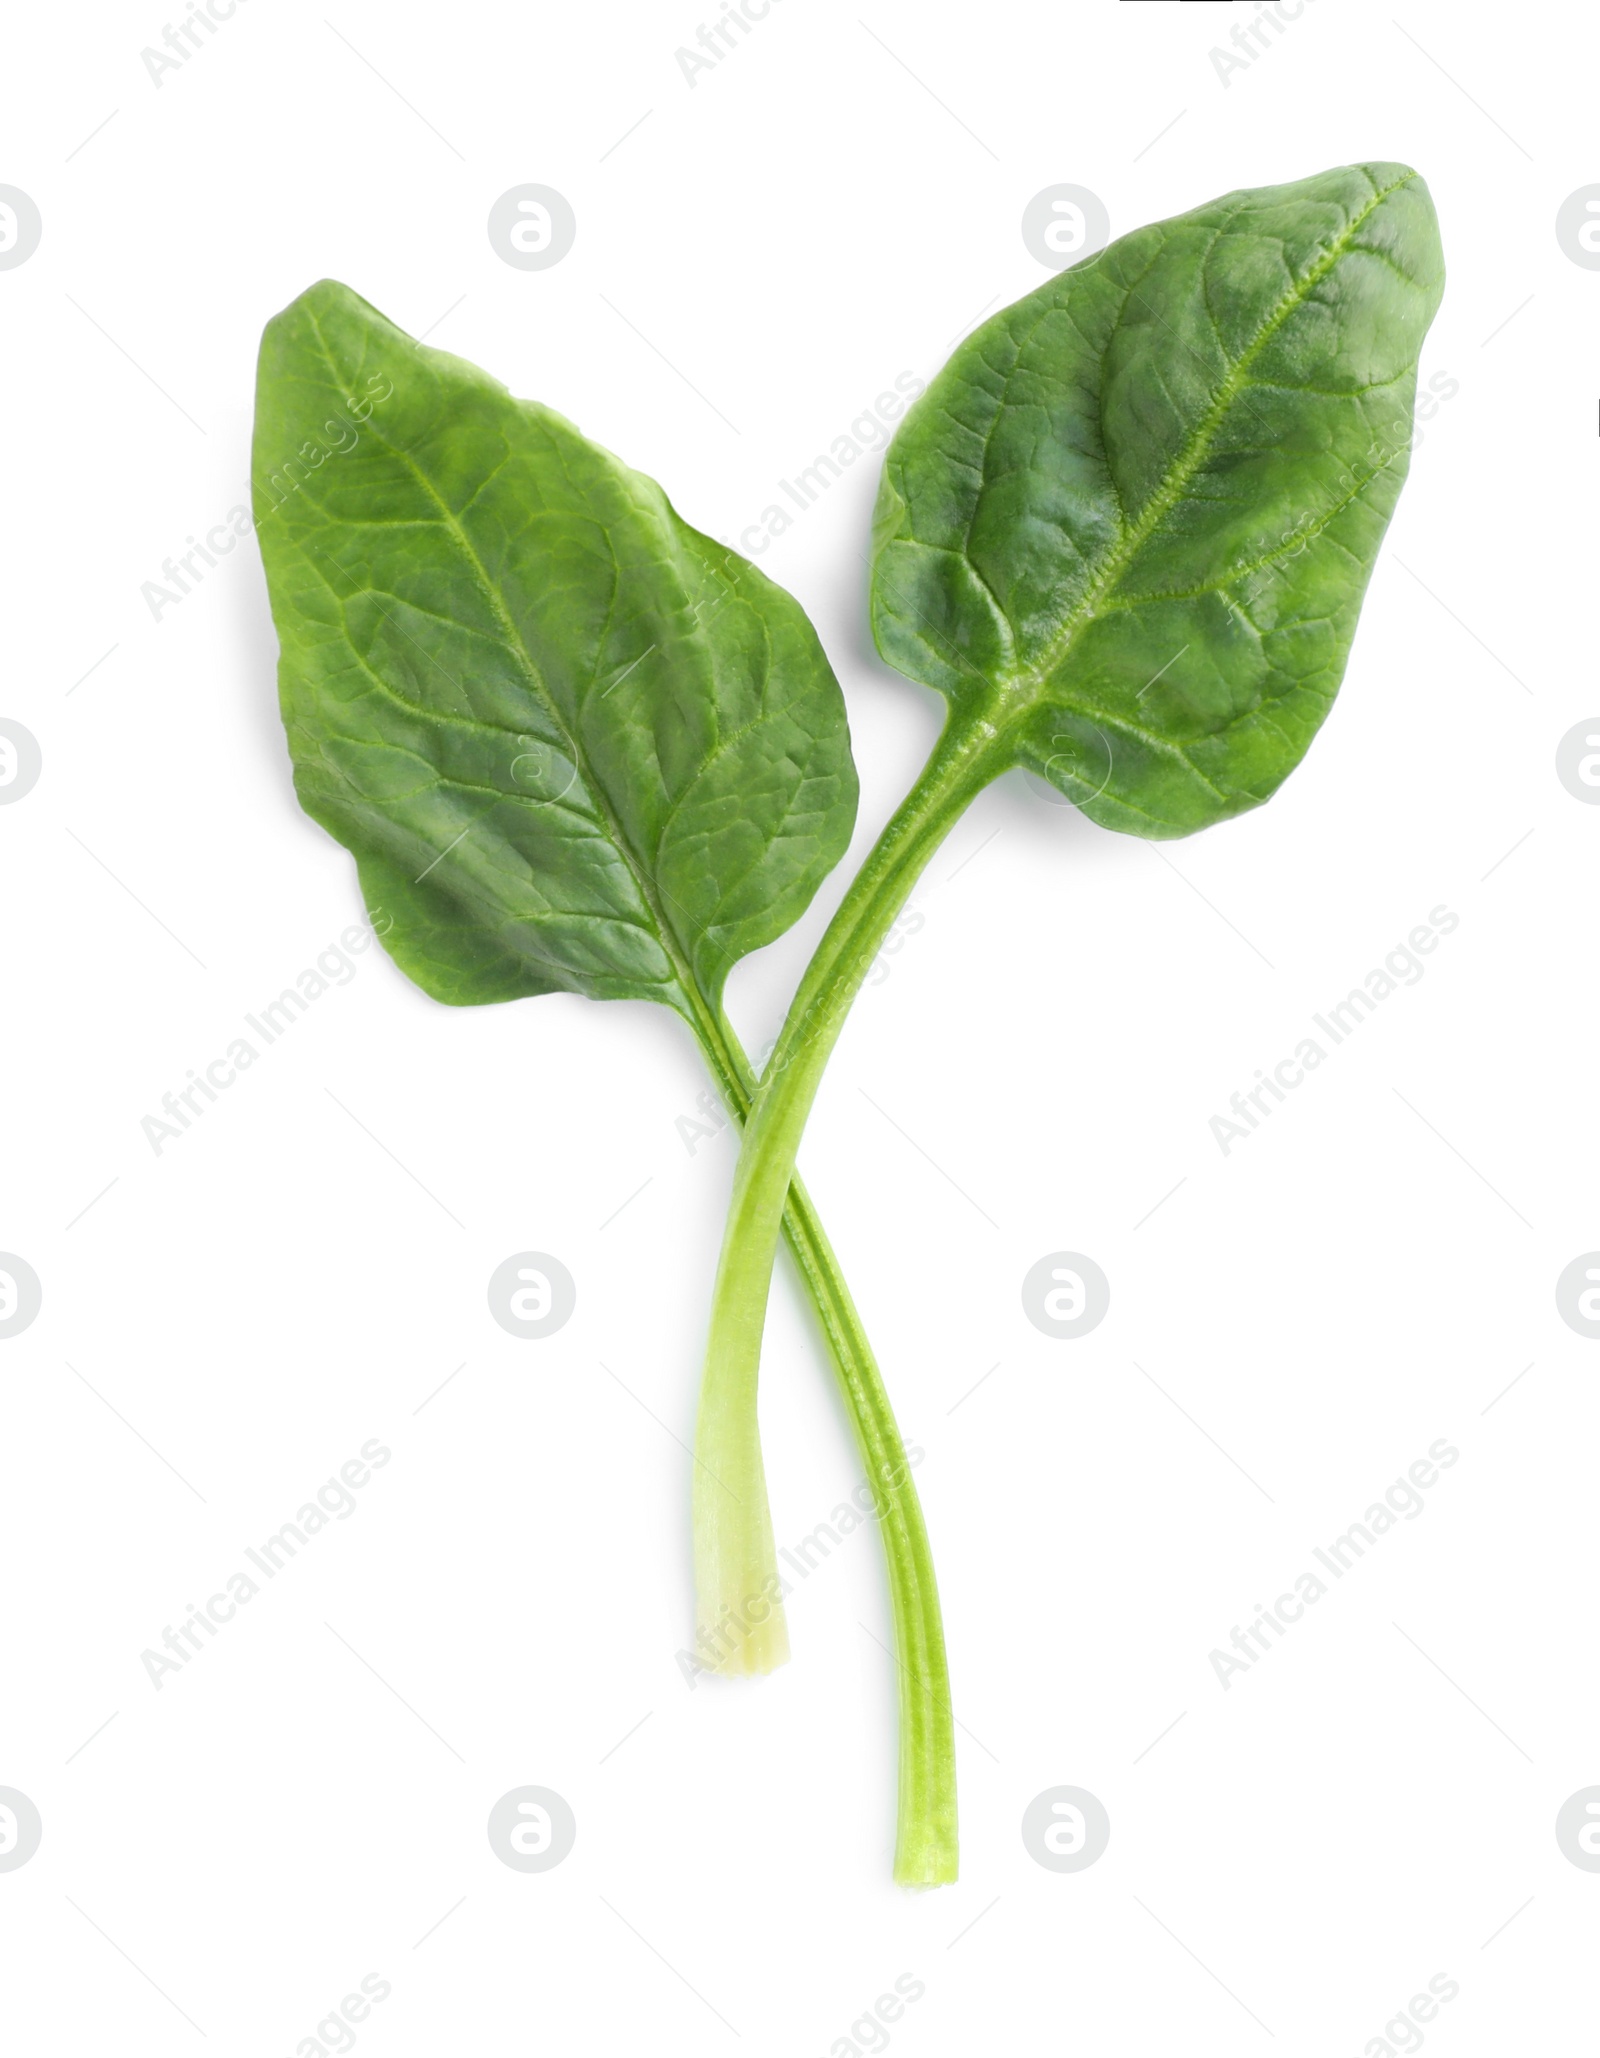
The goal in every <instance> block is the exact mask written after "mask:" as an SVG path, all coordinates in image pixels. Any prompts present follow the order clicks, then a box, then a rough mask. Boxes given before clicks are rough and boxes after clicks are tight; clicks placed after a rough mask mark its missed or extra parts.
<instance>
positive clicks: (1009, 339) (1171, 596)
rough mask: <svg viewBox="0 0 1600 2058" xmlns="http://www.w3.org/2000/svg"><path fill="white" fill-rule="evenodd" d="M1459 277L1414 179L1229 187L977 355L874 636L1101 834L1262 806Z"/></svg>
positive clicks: (982, 333)
mask: <svg viewBox="0 0 1600 2058" xmlns="http://www.w3.org/2000/svg"><path fill="white" fill-rule="evenodd" d="M1443 284H1444V261H1443V257H1442V254H1441V251H1440V248H1439V234H1438V225H1437V223H1436V221H1435V218H1434V212H1433V206H1432V202H1431V201H1430V199H1429V197H1428V191H1427V187H1426V186H1425V185H1424V183H1423V181H1422V180H1421V179H1420V178H1419V177H1418V176H1417V174H1416V173H1415V172H1413V171H1410V170H1408V169H1407V168H1406V167H1405V166H1403V165H1392V164H1372V165H1361V166H1353V167H1348V168H1345V169H1341V170H1337V171H1331V172H1325V173H1323V174H1321V175H1320V176H1318V177H1316V178H1311V179H1303V180H1301V181H1299V182H1298V183H1297V184H1294V185H1289V186H1269V187H1263V188H1260V189H1257V190H1253V191H1249V192H1241V193H1231V194H1228V195H1227V196H1226V197H1224V198H1223V199H1221V200H1215V201H1212V202H1211V203H1210V204H1209V205H1207V206H1205V207H1200V208H1197V209H1195V211H1194V212H1193V213H1192V214H1184V215H1179V216H1177V217H1176V218H1175V219H1174V220H1172V221H1165V222H1157V223H1155V224H1153V225H1152V226H1150V227H1148V228H1143V229H1138V230H1136V231H1134V233H1133V234H1131V235H1128V236H1124V237H1122V238H1121V239H1120V241H1118V242H1115V243H1112V244H1111V245H1109V247H1108V248H1107V249H1105V250H1103V251H1102V252H1100V253H1099V254H1098V255H1097V256H1095V257H1093V258H1091V259H1089V260H1088V261H1087V262H1086V263H1083V264H1079V265H1076V266H1074V267H1073V268H1072V269H1071V270H1069V271H1065V272H1062V273H1060V274H1059V275H1057V276H1056V277H1055V278H1053V279H1051V280H1050V281H1049V282H1048V283H1047V284H1046V285H1044V286H1041V287H1040V288H1039V290H1038V291H1037V292H1035V293H1032V294H1029V295H1028V297H1027V298H1026V299H1024V300H1019V301H1018V302H1017V303H1016V304H1015V305H1014V306H1012V307H1008V308H1006V309H1005V310H1004V311H1003V312H1002V313H1000V314H998V315H996V316H995V317H994V318H993V319H992V320H990V321H988V322H986V323H985V324H984V325H983V327H981V328H980V329H978V330H977V331H976V332H975V333H974V334H973V335H972V336H971V337H969V338H968V339H967V341H966V342H964V343H963V344H962V345H961V347H960V348H959V349H958V350H957V351H956V353H955V355H954V356H953V357H952V358H951V359H950V361H949V363H948V364H947V365H946V366H945V368H944V370H943V371H942V372H941V373H940V374H939V376H938V377H937V378H936V379H935V380H934V381H933V383H932V384H931V385H930V386H929V388H928V389H927V391H926V393H924V394H923V395H922V396H921V398H920V399H919V400H918V401H917V402H916V404H915V405H914V406H913V408H912V409H911V411H910V412H909V414H908V415H907V417H906V420H905V421H904V422H903V423H902V425H901V427H900V429H899V431H898V433H897V434H896V436H895V439H894V442H893V444H892V445H891V447H890V450H889V454H888V457H887V460H886V462H885V467H884V475H883V484H882V489H881V492H880V495H879V501H878V509H877V515H876V521H875V542H874V568H873V585H872V619H873V630H874V635H875V637H876V640H877V644H878V648H879V650H880V651H881V653H882V654H883V656H884V657H885V658H886V659H887V660H888V662H889V663H890V664H892V665H894V666H896V667H897V668H898V669H899V670H900V671H902V672H904V673H906V674H907V675H908V676H909V677H911V678H913V679H918V680H921V681H922V682H923V683H925V684H927V685H930V686H934V687H937V688H938V689H939V691H941V692H942V693H944V694H946V695H947V696H948V697H949V699H950V701H951V702H952V703H953V711H952V712H953V719H954V720H956V721H957V722H963V721H965V722H983V723H993V724H994V725H996V727H997V728H998V729H999V730H1000V731H1001V732H1002V741H1003V748H1004V750H1005V754H1006V755H1007V756H1008V757H1009V758H1010V760H1011V761H1012V762H1014V763H1020V764H1023V765H1026V766H1028V767H1030V768H1031V769H1032V770H1034V771H1035V772H1038V773H1040V774H1042V775H1043V776H1044V777H1045V778H1047V779H1049V780H1051V781H1052V782H1053V783H1054V784H1055V785H1056V786H1058V787H1059V788H1060V789H1061V791H1062V792H1063V793H1065V794H1067V795H1068V796H1069V797H1070V798H1071V799H1073V800H1074V801H1076V802H1077V803H1078V805H1079V806H1080V807H1081V808H1082V809H1083V811H1084V812H1085V813H1086V814H1088V815H1089V816H1091V817H1092V818H1093V819H1094V820H1095V821H1097V822H1100V823H1103V824H1104V825H1105V826H1107V827H1108V828H1114V829H1123V830H1129V831H1132V832H1133V833H1135V834H1137V835H1141V836H1154V837H1165V836H1182V835H1187V834H1189V833H1190V832H1191V831H1193V830H1196V829H1201V828H1204V827H1206V826H1207V824H1209V823H1212V822H1217V821H1221V820H1223V819H1225V818H1226V817H1228V816H1230V815H1236V814H1238V813H1240V812H1241V811H1242V810H1244V809H1246V808H1250V807H1255V806H1257V805H1259V803H1260V802H1262V801H1264V800H1265V799H1267V797H1268V796H1269V795H1270V794H1271V793H1272V792H1273V791H1274V790H1275V789H1276V788H1277V787H1278V785H1279V784H1280V783H1281V782H1282V780H1283V779H1284V778H1285V777H1287V775H1288V774H1289V772H1291V771H1292V770H1293V769H1294V767H1295V766H1296V765H1297V764H1298V763H1299V761H1300V759H1301V757H1302V756H1303V755H1304V753H1305V751H1306V748H1307V746H1308V745H1309V743H1310V741H1311V739H1312V737H1313V736H1314V735H1315V733H1316V731H1317V729H1318V727H1319V725H1320V724H1321V722H1322V720H1323V717H1324V716H1325V715H1326V714H1327V712H1328V709H1329V707H1330V705H1331V704H1332V701H1333V697H1334V695H1335V693H1336V692H1337V691H1338V688H1339V683H1340V680H1341V678H1342V677H1343V674H1344V668H1345V661H1346V659H1347V657H1348V655H1349V651H1350V642H1351V638H1352V636H1353V635H1354V633H1355V626H1356V617H1357V614H1358V612H1359V609H1360V605H1361V599H1362V595H1363V593H1364V592H1365V589H1366V584H1367V580H1368V578H1369V576H1370V575H1371V571H1372V566H1373V562H1374V560H1375V558H1376V556H1377V551H1378V546H1379V543H1380V542H1381V540H1382V537H1383V532H1384V529H1385V528H1386V526H1387V524H1388V520H1389V517H1390V515H1391V513H1392V512H1393V510H1394V505H1395V500H1396V498H1397V496H1398V494H1399V491H1400V487H1401V484H1402V482H1403V480H1404V478H1405V474H1406V468H1407V464H1408V460H1409V455H1410V443H1411V416H1412V402H1413V397H1414V393H1415V388H1416V367H1417V356H1418V352H1419V351H1420V349H1421V346H1422V340H1423V337H1424V335H1425V334H1426V331H1427V328H1428V324H1429V323H1430V322H1431V320H1432V319H1433V315H1434V312H1435V310H1436V309H1437V307H1438V304H1439V298H1440V294H1441V292H1442V291H1443Z"/></svg>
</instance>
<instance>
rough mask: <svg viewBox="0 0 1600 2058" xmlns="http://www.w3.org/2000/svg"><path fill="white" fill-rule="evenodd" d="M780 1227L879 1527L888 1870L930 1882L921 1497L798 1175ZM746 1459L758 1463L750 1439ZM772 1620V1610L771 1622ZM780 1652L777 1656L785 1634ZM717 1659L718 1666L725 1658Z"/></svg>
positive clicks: (935, 1712) (935, 1700)
mask: <svg viewBox="0 0 1600 2058" xmlns="http://www.w3.org/2000/svg"><path fill="white" fill-rule="evenodd" d="M696 1027H697V1033H698V1031H699V1028H700V1025H699V1024H697V1025H696ZM716 1028H717V1030H718V1031H719V1032H720V1033H719V1035H718V1036H717V1037H716V1038H715V1040H713V1039H711V1038H709V1037H708V1036H706V1035H704V1034H702V1035H701V1037H700V1040H701V1044H702V1047H703V1048H704V1049H705V1053H706V1057H707V1059H708V1060H709V1062H710V1064H711V1068H712V1071H713V1073H714V1075H715V1076H716V1079H717V1083H718V1086H719V1087H720V1088H721V1091H722V1094H723V1097H724V1099H725V1100H726V1102H727V1104H728V1106H729V1107H730V1108H731V1109H732V1110H733V1112H734V1115H735V1117H736V1118H737V1119H738V1120H739V1121H740V1123H741V1124H742V1122H743V1120H744V1118H745V1117H746V1115H747V1114H748V1113H749V1107H750V1102H751V1100H752V1099H753V1098H754V1096H755V1093H756V1080H755V1074H754V1071H753V1070H752V1068H751V1065H750V1062H749V1060H748V1058H747V1057H746V1056H745V1054H744V1051H743V1050H742V1049H741V1048H740V1046H739V1042H738V1039H737V1037H736V1036H735V1035H734V1032H733V1030H732V1028H731V1027H730V1026H729V1024H728V1022H727V1019H726V1017H721V1018H719V1020H718V1022H717V1024H716ZM783 1233H784V1236H785V1239H786V1240H787V1242H788V1245H789V1248H790V1251H791V1252H792V1254H793V1256H794V1260H795V1263H796V1265H797V1266H798V1267H799V1269H800V1274H801V1278H802V1280H803V1281H804V1284H805V1287H806V1290H807V1293H808V1294H809V1296H810V1299H811V1302H812V1305H813V1307H814V1308H815V1310H816V1314H817V1319H818V1321H819V1322H820V1323H821V1325H822V1331H823V1335H824V1336H825V1338H826V1339H827V1343H828V1349H829V1353H830V1355H831V1357H832V1359H833V1365H834V1370H835V1372H836V1374H837V1376H838V1380H839V1387H840V1391H841V1393H842V1394H843V1396H844V1402H845V1407H846V1410H847V1411H848V1413H849V1416H850V1424H851V1427H852V1429H853V1430H854V1431H855V1437H856V1443H857V1446H858V1448H859V1449H860V1452H861V1456H862V1459H863V1460H864V1462H865V1465H866V1469H867V1478H868V1480H869V1482H870V1484H871V1488H872V1496H873V1501H874V1505H875V1507H876V1511H877V1514H878V1519H879V1521H880V1523H881V1525H882V1529H883V1546H884V1556H885V1560H886V1565H887V1572H888V1581H889V1599H890V1606H891V1610H892V1615H893V1620H894V1640H895V1658H896V1661H897V1666H898V1670H899V1681H898V1685H899V1706H900V1792H899V1809H898V1815H897V1834H896V1841H895V1878H896V1879H897V1880H899V1881H900V1882H901V1884H902V1885H911V1886H939V1885H943V1884H945V1883H947V1882H948V1881H950V1880H953V1879H954V1878H955V1876H956V1862H957V1844H956V1789H955V1735H954V1716H953V1714H952V1711H951V1705H950V1673H949V1668H948V1665H947V1662H946V1658H945V1643H944V1622H943V1619H942V1617H941V1614H940V1610H939V1588H938V1582H937V1580H936V1579H935V1576H934V1570H933V1554H932V1551H931V1550H930V1548H929V1545H928V1531H927V1525H926V1523H925V1522H924V1520H923V1515H922V1504H921V1502H920V1501H919V1500H918V1498H917V1490H916V1487H915V1485H914V1484H913V1482H912V1478H911V1469H910V1464H909V1461H908V1460H907V1457H906V1453H905V1445H904V1443H903V1442H902V1440H901V1436H900V1430H899V1426H898V1424H897V1423H896V1422H895V1419H894V1412H893V1410H892V1408H891V1407H890V1405H889V1396H888V1394H887V1392H886V1391H885V1390H884V1385H883V1380H882V1378H881V1376H880V1374H879V1371H878V1366H877V1361H876V1360H875V1358H874V1357H873V1354H872V1346H871V1344H870V1343H869V1342H868V1341H867V1335H866V1331H865V1329H864V1328H863V1327H862V1323H861V1317H860V1315H859V1314H858V1313H857V1312H856V1307H855V1303H854V1301H853V1300H852V1299H851V1297H850V1290H849V1288H848V1287H847V1286H846V1284H845V1281H844V1276H843V1274H842V1273H841V1271H840V1269H839V1263H838V1260H837V1258H836V1257H835V1256H834V1253H833V1248H832V1246H831V1245H830V1244H829V1242H828V1238H827V1235H826V1232H825V1231H824V1229H823V1227H822V1223H821V1222H820V1220H819V1219H818V1217H817V1212H816V1209H815V1208H814V1207H813V1206H812V1203H811V1199H810V1196H809V1195H808V1194H807V1192H806V1190H805V1188H804V1187H803V1186H802V1185H801V1183H800V1181H799V1180H798V1179H795V1180H793V1181H792V1182H791V1185H790V1188H789V1199H788V1205H787V1207H786V1208H785V1210H784V1215H783ZM756 1458H757V1462H758V1463H759V1458H760V1452H759V1447H758V1448H757V1452H756ZM781 1621H782V1617H781V1613H780V1615H779V1623H780V1626H781ZM735 1634H737V1632H735ZM744 1640H745V1639H744V1638H742V1637H741V1638H740V1641H741V1642H743V1641H744ZM783 1650H784V1653H785V1654H786V1652H787V1641H786V1640H785V1643H784V1646H783ZM769 1661H770V1662H769V1666H768V1668H766V1669H770V1664H771V1663H781V1662H782V1659H781V1656H780V1657H776V1658H772V1657H771V1656H770V1652H769ZM722 1669H730V1668H729V1667H728V1666H727V1665H726V1663H725V1664H724V1667H723V1668H722ZM738 1669H754V1668H751V1667H741V1668H738Z"/></svg>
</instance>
